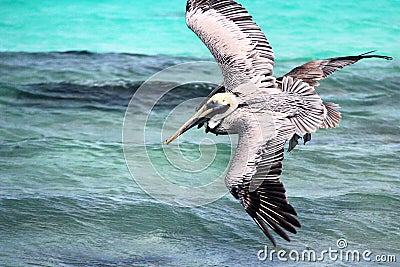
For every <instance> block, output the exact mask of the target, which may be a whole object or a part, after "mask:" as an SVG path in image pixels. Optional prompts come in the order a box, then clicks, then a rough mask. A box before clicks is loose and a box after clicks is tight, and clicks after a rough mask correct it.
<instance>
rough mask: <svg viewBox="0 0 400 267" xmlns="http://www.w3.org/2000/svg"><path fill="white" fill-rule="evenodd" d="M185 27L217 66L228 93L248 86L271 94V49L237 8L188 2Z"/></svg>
mask: <svg viewBox="0 0 400 267" xmlns="http://www.w3.org/2000/svg"><path fill="white" fill-rule="evenodd" d="M186 23H187V25H188V27H189V28H190V29H191V30H192V31H193V32H194V33H196V34H197V36H198V37H199V38H200V39H201V40H202V41H203V43H204V44H205V45H206V46H207V48H208V49H209V50H210V52H211V53H212V55H213V56H214V58H215V60H216V61H217V63H218V64H219V66H220V68H221V71H222V75H223V76H224V85H225V87H226V89H227V90H228V91H231V92H232V91H234V89H235V88H237V87H238V86H239V85H241V84H244V83H248V82H251V83H253V84H255V85H256V86H257V88H260V89H263V90H265V91H266V92H267V93H268V92H273V91H274V88H275V87H276V84H275V78H274V77H273V72H272V69H273V66H274V55H273V52H272V48H271V46H270V45H269V43H268V42H267V39H266V38H265V35H264V33H263V32H262V31H261V29H260V28H259V27H258V26H257V24H256V23H255V22H253V20H252V17H251V16H250V15H249V13H248V12H247V11H246V9H244V8H243V7H242V6H241V5H240V4H238V3H236V2H235V1H233V0H218V1H217V0H188V1H187V6H186Z"/></svg>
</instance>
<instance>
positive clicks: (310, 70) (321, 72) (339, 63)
mask: <svg viewBox="0 0 400 267" xmlns="http://www.w3.org/2000/svg"><path fill="white" fill-rule="evenodd" d="M373 52H375V50H374V51H370V52H367V53H364V54H361V55H358V56H347V57H334V58H328V59H322V60H314V61H310V62H308V63H305V64H304V65H301V66H299V67H296V68H294V69H292V70H291V71H290V72H289V73H287V74H285V75H284V76H283V77H285V76H290V77H293V78H297V79H302V80H303V81H305V82H306V83H308V84H309V85H311V86H318V85H319V83H318V82H317V81H318V80H322V79H325V78H327V77H328V76H329V75H331V74H332V73H334V72H335V71H337V70H340V69H342V68H344V67H346V66H349V65H351V64H354V63H356V62H357V61H359V60H361V59H364V58H383V59H386V60H392V58H391V57H388V56H381V55H371V53H373ZM283 77H280V78H278V79H277V80H278V81H280V80H282V78H283Z"/></svg>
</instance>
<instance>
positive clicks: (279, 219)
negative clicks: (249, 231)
mask: <svg viewBox="0 0 400 267" xmlns="http://www.w3.org/2000/svg"><path fill="white" fill-rule="evenodd" d="M186 23H187V26H188V27H189V28H190V29H191V30H192V31H193V32H194V33H195V34H196V35H197V36H198V37H199V38H200V39H201V40H202V41H203V43H204V44H205V45H206V46H207V48H208V49H209V50H210V52H211V53H212V55H213V56H214V58H215V60H216V62H217V63H218V65H219V67H220V69H221V72H222V75H223V83H222V84H221V85H220V86H218V87H217V88H216V89H214V90H213V91H212V92H211V94H210V95H209V96H208V97H207V98H206V99H205V100H204V101H203V102H202V103H201V104H200V106H199V107H198V108H197V109H196V111H197V112H196V113H195V115H194V116H193V117H192V118H190V119H189V120H188V121H187V122H186V123H185V124H184V125H183V126H182V127H181V128H180V129H179V130H178V131H177V132H176V133H175V134H174V135H173V136H172V137H170V138H169V139H168V140H166V141H165V144H169V143H170V142H172V141H173V140H174V139H176V138H177V137H178V136H179V135H181V134H182V133H184V132H186V131H187V130H189V129H190V128H192V127H194V126H198V127H199V128H200V127H203V126H204V127H205V129H206V132H212V133H214V134H217V135H218V134H237V135H238V136H239V139H238V146H237V149H236V153H235V155H234V157H233V159H232V161H231V163H230V167H229V169H228V171H227V174H226V178H225V183H226V186H227V188H228V189H229V191H230V193H231V194H232V195H233V196H234V197H235V198H236V199H238V200H239V202H240V203H241V204H242V205H243V207H244V209H245V210H246V212H247V213H248V214H249V215H250V217H251V218H252V219H253V220H254V221H255V223H256V224H257V225H258V227H259V228H260V229H261V230H262V231H263V232H264V234H265V235H266V236H267V237H268V238H269V240H270V241H271V242H272V244H273V245H274V246H276V242H275V239H274V237H273V235H272V234H271V233H270V230H269V229H272V230H273V231H274V232H275V233H277V234H278V235H279V236H281V237H282V238H283V239H285V240H287V241H289V242H290V238H289V236H288V234H287V232H291V233H293V234H295V233H296V227H297V228H300V227H301V225H300V223H299V221H298V220H297V219H296V217H297V213H296V211H295V209H294V208H293V207H292V205H291V204H289V202H288V199H287V197H286V194H285V193H286V190H285V188H284V185H283V183H282V182H281V180H280V176H281V174H282V161H283V158H284V146H285V143H287V142H289V146H288V150H289V151H290V150H292V149H293V148H294V147H295V146H296V145H297V144H298V140H299V139H300V138H302V139H303V141H304V144H305V143H306V142H307V141H309V140H310V139H311V134H312V133H314V132H315V131H316V130H317V129H319V128H334V127H336V126H337V125H338V123H339V121H340V120H341V114H340V112H339V111H338V110H337V108H339V105H337V104H334V103H327V102H323V101H322V99H321V98H320V97H319V96H318V94H317V93H316V91H315V90H314V87H315V86H318V85H319V83H318V81H319V80H322V79H325V78H326V77H328V76H329V75H331V74H332V73H334V72H335V71H337V70H339V69H341V68H343V67H345V66H348V65H351V64H354V63H356V62H357V61H359V60H361V59H364V58H383V59H387V60H390V59H391V57H387V56H381V55H372V54H371V53H372V52H375V51H371V52H367V53H364V54H361V55H357V56H346V57H336V58H328V59H323V60H315V61H311V62H308V63H306V64H304V65H301V66H299V67H296V68H294V69H293V70H291V71H290V72H289V73H287V74H286V75H284V76H283V77H279V78H275V77H274V76H273V67H274V54H273V51H272V48H271V46H270V45H269V43H268V41H267V39H266V37H265V35H264V33H263V32H262V31H261V29H260V28H259V27H258V25H257V24H256V23H255V22H253V20H252V17H251V16H250V15H249V13H248V12H247V11H246V9H245V8H243V6H242V5H240V4H238V3H237V2H235V1H233V0H188V1H187V5H186Z"/></svg>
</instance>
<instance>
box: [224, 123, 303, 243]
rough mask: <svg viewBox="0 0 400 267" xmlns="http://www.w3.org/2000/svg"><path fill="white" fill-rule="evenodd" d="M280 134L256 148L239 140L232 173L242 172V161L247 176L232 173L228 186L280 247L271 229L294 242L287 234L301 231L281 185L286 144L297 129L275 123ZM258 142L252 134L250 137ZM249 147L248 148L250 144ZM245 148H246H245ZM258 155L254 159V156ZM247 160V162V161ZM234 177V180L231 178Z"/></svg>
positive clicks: (289, 125)
mask: <svg viewBox="0 0 400 267" xmlns="http://www.w3.org/2000/svg"><path fill="white" fill-rule="evenodd" d="M275 127H276V134H275V136H274V137H273V138H271V139H269V140H268V141H267V142H266V143H265V144H263V145H261V146H258V148H257V149H254V148H255V146H252V145H251V144H250V143H247V142H251V143H252V142H257V140H247V141H245V142H243V140H239V146H238V149H237V152H236V154H235V157H234V159H233V161H232V165H231V169H234V168H238V167H236V166H235V165H239V164H237V163H238V161H243V160H245V159H246V156H245V154H246V152H247V153H248V155H247V158H248V160H247V162H246V165H247V166H246V167H247V172H245V173H244V174H243V175H242V176H241V177H234V176H232V174H234V173H236V174H238V173H239V172H238V171H237V170H234V171H232V170H231V169H230V170H229V171H228V178H227V179H228V180H227V184H228V187H230V191H231V193H232V194H233V195H234V196H235V197H236V198H238V199H239V201H240V203H241V204H242V205H243V207H244V208H245V210H246V212H247V213H248V214H249V215H250V216H251V217H252V218H253V220H254V221H255V222H256V224H257V225H258V226H259V227H260V229H261V230H262V231H263V232H264V234H265V235H266V236H267V237H268V238H269V239H270V240H271V242H272V243H273V244H274V246H275V245H276V242H275V239H274V237H273V236H272V235H271V233H270V232H269V229H268V228H270V229H272V230H273V231H275V232H276V233H277V234H278V235H280V236H281V237H282V238H284V239H285V240H287V241H290V238H289V236H288V235H287V233H286V232H285V230H286V231H289V232H291V233H296V229H295V227H301V226H300V223H299V222H298V220H297V219H296V218H295V217H294V215H297V214H296V211H295V210H294V208H293V207H292V206H291V205H290V204H289V202H288V200H287V198H286V194H285V188H284V186H283V183H282V182H281V181H280V176H281V174H282V161H283V156H284V155H283V154H284V144H285V142H286V141H287V140H288V139H290V137H291V136H293V134H294V132H295V127H294V125H292V124H291V123H290V121H289V120H287V119H282V120H281V121H280V122H278V123H275ZM249 134H250V135H251V136H252V137H250V139H256V138H257V137H255V136H254V135H253V134H252V133H249ZM246 143H247V144H246ZM243 144H245V145H243ZM253 152H254V156H253V155H252V153H253ZM243 157H244V158H243ZM230 175H231V176H230Z"/></svg>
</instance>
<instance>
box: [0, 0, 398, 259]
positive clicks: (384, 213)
mask: <svg viewBox="0 0 400 267" xmlns="http://www.w3.org/2000/svg"><path fill="white" fill-rule="evenodd" d="M241 3H242V4H243V5H244V6H245V7H246V8H248V10H249V11H250V12H251V14H252V15H253V16H254V19H255V20H256V21H257V22H258V23H259V25H260V26H261V27H262V29H263V30H264V31H265V33H266V35H267V38H268V40H269V41H270V43H271V45H272V46H273V48H274V51H275V57H276V67H275V73H276V75H277V76H279V75H282V74H284V73H286V72H288V71H289V70H290V69H291V68H293V67H296V66H298V65H300V64H303V63H305V62H307V61H309V60H313V59H317V58H326V57H334V56H346V55H355V54H360V53H364V52H367V51H370V50H375V49H377V50H378V52H376V53H377V54H383V55H389V56H392V57H394V60H392V61H386V60H382V59H366V60H363V61H360V62H358V63H357V64H355V65H352V66H350V67H347V68H345V69H344V70H341V71H339V72H337V73H335V74H334V75H333V76H331V77H329V78H328V79H326V80H324V81H323V82H321V86H320V87H318V88H317V90H318V92H319V93H320V95H321V97H322V98H323V99H324V100H325V101H330V102H335V103H338V104H340V106H341V112H342V122H341V123H340V125H339V127H337V128H335V129H329V130H324V129H322V130H319V131H318V132H317V133H315V134H314V135H313V139H312V141H311V142H309V143H308V144H307V145H305V146H304V145H299V146H298V147H296V149H295V150H294V151H292V152H291V153H286V156H285V161H284V174H283V175H282V177H281V179H282V181H283V182H284V184H285V187H286V189H287V196H288V198H289V201H290V203H291V204H292V205H293V206H294V207H295V209H296V210H297V213H298V219H299V221H300V222H301V224H302V228H300V229H299V230H298V233H297V234H296V235H290V237H291V239H292V242H290V243H287V242H286V241H284V240H282V239H280V238H279V237H277V236H276V235H275V237H276V240H277V243H278V246H277V247H276V248H275V249H276V250H280V249H284V250H285V251H287V252H289V251H291V250H295V251H299V252H300V253H301V251H303V250H306V249H312V250H315V251H316V252H317V253H319V252H321V251H323V250H328V249H329V248H332V249H338V244H337V241H338V240H339V239H345V240H346V242H347V246H346V248H344V249H343V250H358V251H360V252H363V251H365V250H369V251H371V252H372V254H371V258H372V259H375V258H374V256H376V255H395V256H396V257H397V258H396V260H397V264H399V262H400V241H399V240H400V220H399V215H400V213H399V208H400V164H399V162H400V156H399V153H400V114H399V107H400V61H399V58H400V49H399V45H398V44H399V43H400V39H399V38H400V17H399V16H398V14H399V11H400V1H390V0H382V1H350V2H346V1H336V0H334V1H300V2H299V1H284V2H282V3H278V2H276V1H262V0H253V1H251V0H243V1H241ZM184 11H185V1H183V0H175V1H166V0H161V1H136V0H135V1H115V0H113V1H111V0H110V1H106V0H104V1H46V0H45V1H22V0H21V1H0V266H280V265H281V264H285V265H288V266H292V265H296V262H294V261H291V260H289V262H286V263H285V262H282V261H280V260H278V259H277V258H275V259H274V261H273V262H271V261H270V260H269V259H267V260H266V261H260V260H259V259H258V252H259V251H260V250H263V249H264V248H265V246H268V248H269V249H270V250H271V249H274V248H273V247H272V246H271V244H270V242H269V241H268V240H267V238H266V237H265V236H264V235H263V233H262V232H261V231H260V230H259V229H258V227H257V226H256V225H255V224H254V222H253V221H252V220H251V218H250V217H249V216H248V215H247V214H246V213H245V211H244V210H243V208H242V207H241V205H240V204H239V203H238V202H237V201H236V200H235V199H234V198H233V197H232V196H230V195H229V194H225V193H226V191H223V192H222V194H221V197H218V198H217V199H216V200H215V201H208V202H207V203H204V204H202V205H197V206H196V205H186V206H188V207H182V205H178V204H176V203H182V199H180V197H182V195H179V196H175V197H176V198H174V196H173V195H172V196H171V195H168V194H166V195H162V196H161V195H157V194H156V195H155V194H152V193H151V192H150V191H151V190H148V188H147V187H146V186H147V185H143V183H142V181H138V180H136V181H135V179H134V178H135V177H132V175H131V173H132V174H133V176H135V175H138V176H140V177H145V178H146V177H148V180H147V179H145V182H146V181H153V179H155V178H156V176H157V175H158V176H162V177H163V178H164V181H165V180H167V181H168V182H169V183H172V184H175V185H178V186H186V187H187V188H194V187H199V186H206V187H207V185H208V189H209V190H210V192H211V191H212V190H211V188H210V186H209V184H210V183H212V181H213V180H215V179H216V178H217V177H222V176H223V174H224V172H225V171H226V167H227V165H228V162H229V158H230V157H231V155H232V152H233V151H234V148H235V145H234V143H235V141H234V140H233V141H231V140H230V139H229V138H228V137H226V136H225V137H224V136H218V137H214V136H213V135H212V134H210V133H209V134H207V135H206V134H205V133H204V130H203V129H200V130H196V129H193V130H190V131H188V132H187V133H185V134H184V135H183V136H182V138H180V140H179V142H174V143H172V144H171V145H170V146H168V148H165V147H163V145H162V140H164V139H165V138H166V137H168V135H169V134H172V133H173V132H174V130H176V128H177V127H179V125H181V124H182V123H183V122H184V121H186V120H187V119H188V118H189V117H190V116H191V114H192V113H193V112H194V106H195V105H196V103H198V102H199V101H200V99H201V97H204V96H206V95H207V94H208V93H209V92H210V90H212V88H213V85H212V84H206V83H202V82H195V83H188V84H185V85H180V86H177V87H176V88H175V89H174V90H173V91H168V90H169V89H168V88H171V87H174V86H176V84H174V81H176V82H177V81H178V80H180V79H181V78H182V77H187V75H189V76H190V75H192V76H196V77H197V76H198V77H200V76H201V77H211V80H213V81H219V80H221V77H220V76H219V73H218V72H213V71H210V69H203V70H201V71H198V70H197V71H195V70H192V69H191V68H187V69H185V70H184V71H182V72H175V73H174V75H175V76H174V75H172V76H171V77H172V80H170V81H154V82H150V83H149V82H148V83H146V84H147V88H146V91H145V92H146V94H147V97H148V98H147V97H145V98H141V99H139V100H138V99H137V98H132V97H134V96H135V93H138V92H139V91H140V90H141V88H143V87H141V85H142V84H143V82H144V81H146V80H148V79H149V78H150V77H153V78H154V76H153V75H154V74H156V73H158V72H159V71H162V70H164V69H166V68H168V67H173V66H176V65H177V64H182V63H188V62H199V61H206V62H208V63H209V64H211V62H212V58H211V56H210V54H209V52H208V50H207V49H206V48H205V47H204V46H203V44H202V43H201V42H200V41H199V40H198V39H197V37H196V36H195V35H194V34H193V33H192V32H191V31H190V30H189V29H187V28H186V26H185V19H184ZM163 92H165V94H163ZM160 94H161V97H160V98H158V96H159V95H160ZM131 99H133V100H134V101H131ZM154 99H157V101H155V102H154V101H153V100H154ZM181 103H184V104H183V105H181ZM128 106H129V107H130V109H131V108H133V109H134V110H133V112H131V113H129V112H127V108H128ZM149 106H151V107H152V108H151V112H149V113H148V114H145V115H148V117H146V119H147V121H144V120H143V118H142V117H143V116H141V115H143V114H141V113H142V112H143V110H145V108H146V107H149ZM171 114H172V115H171ZM126 115H129V116H126ZM124 125H125V128H124ZM128 125H130V126H131V127H130V128H129V129H128V130H129V131H127V133H128V134H129V136H130V137H131V138H133V139H135V138H137V139H138V140H139V141H138V142H136V143H135V144H134V145H136V146H137V149H136V148H135V147H134V146H133V149H132V147H129V149H127V148H126V146H125V147H124V144H123V140H124V138H126V135H124V136H123V130H126V127H128ZM143 125H144V126H143ZM162 130H164V131H165V132H163V133H161V132H162ZM124 133H125V132H124ZM142 136H144V137H145V138H144V141H143V142H142V143H140V138H141V137H142ZM178 144H179V145H178ZM125 145H126V144H125ZM124 151H125V154H124ZM143 151H145V152H144V153H143ZM128 152H129V153H128ZM210 155H211V156H210ZM174 160H177V161H174ZM148 161H149V162H150V163H151V165H148V164H149V162H148ZM127 162H128V165H127ZM148 166H151V167H148ZM191 167H193V168H195V169H191ZM138 170H139V172H138ZM138 176H137V177H138ZM137 177H136V178H137ZM152 185H153V186H154V187H155V188H156V189H160V188H161V189H163V188H164V186H165V184H163V183H161V184H154V183H152ZM165 188H166V187H165ZM180 188H182V187H180ZM161 191H162V190H161ZM187 192H189V191H187ZM187 192H186V193H187ZM190 192H191V191H190ZM207 192H209V191H207ZM169 193H170V192H169ZM217 193H221V192H217ZM183 196H184V197H186V201H189V202H190V201H192V202H190V203H194V202H196V201H200V202H201V201H203V199H201V197H202V196H201V195H190V198H189V199H188V196H187V195H183ZM166 199H167V200H166ZM171 199H172V200H171ZM169 200H171V201H169ZM189 202H184V203H189ZM200 202H199V203H200ZM171 203H175V205H171ZM196 203H197V202H196ZM201 203H202V202H201ZM342 241H343V240H342ZM275 257H276V255H275ZM302 264H303V265H306V266H307V265H310V266H315V265H319V264H318V263H315V262H313V263H307V262H306V263H304V262H303V263H302ZM354 264H355V262H350V263H349V262H346V261H340V260H336V261H333V260H330V259H329V258H328V257H326V258H325V261H324V262H322V263H320V265H324V266H326V265H330V266H348V265H354ZM375 264H376V262H363V263H362V265H363V266H364V265H368V266H375ZM384 265H390V266H396V263H385V264H384Z"/></svg>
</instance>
